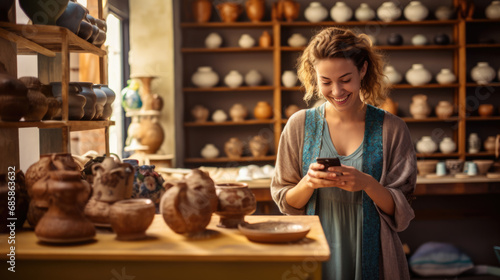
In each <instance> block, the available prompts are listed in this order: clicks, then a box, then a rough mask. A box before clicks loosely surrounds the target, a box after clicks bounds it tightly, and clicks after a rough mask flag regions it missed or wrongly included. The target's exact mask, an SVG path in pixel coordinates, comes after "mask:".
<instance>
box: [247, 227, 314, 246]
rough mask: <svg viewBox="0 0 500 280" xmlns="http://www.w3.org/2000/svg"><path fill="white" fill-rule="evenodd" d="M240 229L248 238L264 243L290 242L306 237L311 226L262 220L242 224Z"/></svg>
mask: <svg viewBox="0 0 500 280" xmlns="http://www.w3.org/2000/svg"><path fill="white" fill-rule="evenodd" d="M238 228H239V230H240V231H241V233H243V234H244V235H245V236H246V237H247V238H248V240H250V241H254V242H263V243H288V242H296V241H299V240H301V239H302V238H304V237H305V236H306V235H307V233H309V230H311V227H310V226H307V225H303V224H298V223H288V222H262V223H255V224H247V223H244V224H240V225H238Z"/></svg>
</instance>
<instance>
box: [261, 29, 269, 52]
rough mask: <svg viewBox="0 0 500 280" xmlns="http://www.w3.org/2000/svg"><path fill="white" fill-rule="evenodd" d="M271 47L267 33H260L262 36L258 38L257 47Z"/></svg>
mask: <svg viewBox="0 0 500 280" xmlns="http://www.w3.org/2000/svg"><path fill="white" fill-rule="evenodd" d="M271 46H272V38H271V35H270V34H269V32H267V31H266V30H264V31H262V35H260V37H259V47H262V48H269V47H271Z"/></svg>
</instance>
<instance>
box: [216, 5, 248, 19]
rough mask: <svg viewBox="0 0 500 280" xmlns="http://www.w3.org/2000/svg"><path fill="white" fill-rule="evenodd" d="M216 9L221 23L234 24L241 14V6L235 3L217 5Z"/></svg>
mask: <svg viewBox="0 0 500 280" xmlns="http://www.w3.org/2000/svg"><path fill="white" fill-rule="evenodd" d="M216 8H217V9H218V10H219V15H220V17H221V19H222V21H223V22H226V23H231V22H236V21H237V20H238V17H239V16H240V14H241V13H242V12H243V8H242V7H241V5H240V4H238V3H236V2H223V3H220V4H217V6H216Z"/></svg>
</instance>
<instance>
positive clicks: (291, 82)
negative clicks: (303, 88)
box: [281, 70, 298, 87]
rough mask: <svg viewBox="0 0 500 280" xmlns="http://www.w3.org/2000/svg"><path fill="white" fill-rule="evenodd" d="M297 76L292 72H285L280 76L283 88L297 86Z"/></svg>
mask: <svg viewBox="0 0 500 280" xmlns="http://www.w3.org/2000/svg"><path fill="white" fill-rule="evenodd" d="M297 80H298V79H297V74H295V72H294V71H291V70H287V71H284V72H283V75H281V82H282V83H283V86H285V87H294V86H295V85H296V84H297Z"/></svg>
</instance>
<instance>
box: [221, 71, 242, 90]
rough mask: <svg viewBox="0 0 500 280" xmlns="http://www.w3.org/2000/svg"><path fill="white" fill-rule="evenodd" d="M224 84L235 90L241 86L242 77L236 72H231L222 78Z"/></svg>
mask: <svg viewBox="0 0 500 280" xmlns="http://www.w3.org/2000/svg"><path fill="white" fill-rule="evenodd" d="M224 83H225V84H226V85H227V86H228V87H230V88H237V87H239V86H241V85H242V84H243V76H242V75H241V74H240V72H238V71H236V70H231V71H229V73H228V74H227V75H226V76H225V77H224Z"/></svg>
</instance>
